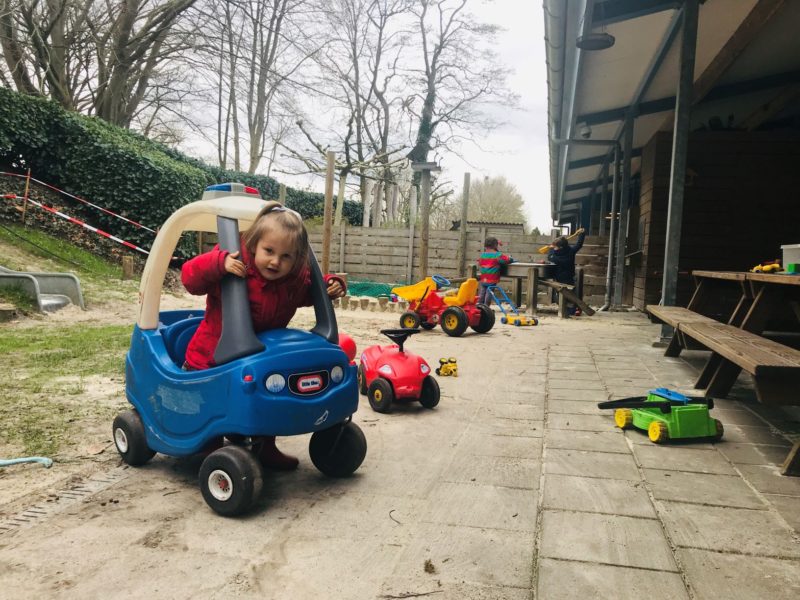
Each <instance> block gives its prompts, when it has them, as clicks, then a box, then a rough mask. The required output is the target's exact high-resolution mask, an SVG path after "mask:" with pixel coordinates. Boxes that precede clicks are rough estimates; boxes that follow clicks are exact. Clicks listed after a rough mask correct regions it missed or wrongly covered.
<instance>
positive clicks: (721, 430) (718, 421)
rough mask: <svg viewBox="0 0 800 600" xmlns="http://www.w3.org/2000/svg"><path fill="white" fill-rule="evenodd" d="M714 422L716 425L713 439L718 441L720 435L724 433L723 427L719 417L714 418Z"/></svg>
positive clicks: (720, 437)
mask: <svg viewBox="0 0 800 600" xmlns="http://www.w3.org/2000/svg"><path fill="white" fill-rule="evenodd" d="M714 424H715V425H716V426H717V433H716V435H714V441H715V442H718V441H719V440H721V439H722V435H723V434H724V433H725V428H724V427H723V426H722V421H720V420H719V419H714Z"/></svg>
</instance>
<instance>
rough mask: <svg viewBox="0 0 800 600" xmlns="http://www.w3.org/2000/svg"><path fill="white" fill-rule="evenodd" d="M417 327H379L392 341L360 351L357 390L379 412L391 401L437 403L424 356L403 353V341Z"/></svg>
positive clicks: (388, 407) (436, 390) (435, 385)
mask: <svg viewBox="0 0 800 600" xmlns="http://www.w3.org/2000/svg"><path fill="white" fill-rule="evenodd" d="M419 331H420V330H419V329H382V330H381V333H382V334H383V335H385V336H386V337H388V338H389V339H390V340H392V341H393V342H394V344H391V345H389V346H370V347H369V348H367V349H366V350H364V352H363V353H362V354H361V364H360V365H359V366H358V389H359V390H360V392H361V393H362V394H366V395H367V397H368V398H369V405H370V406H371V407H372V408H373V410H375V411H377V412H380V413H388V412H390V411H391V410H392V402H394V401H395V400H419V403H420V404H422V406H424V407H425V408H433V407H434V406H436V405H437V404H439V383H438V382H437V381H436V379H434V378H433V376H432V375H431V368H430V367H429V366H428V363H427V362H425V359H424V358H422V357H421V356H418V355H416V354H411V353H410V352H405V351H404V350H403V343H404V342H405V341H406V339H408V336H410V335H413V334H415V333H419Z"/></svg>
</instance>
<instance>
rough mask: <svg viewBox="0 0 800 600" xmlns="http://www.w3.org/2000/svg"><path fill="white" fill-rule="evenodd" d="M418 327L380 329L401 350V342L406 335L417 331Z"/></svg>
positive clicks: (402, 342) (404, 339) (405, 338)
mask: <svg viewBox="0 0 800 600" xmlns="http://www.w3.org/2000/svg"><path fill="white" fill-rule="evenodd" d="M419 332H420V330H419V329H381V333H382V334H383V335H385V336H386V337H388V338H389V339H390V340H392V341H393V342H394V343H395V344H397V346H398V347H399V348H400V352H402V351H403V344H404V343H405V341H406V340H407V339H408V336H410V335H413V334H415V333H419Z"/></svg>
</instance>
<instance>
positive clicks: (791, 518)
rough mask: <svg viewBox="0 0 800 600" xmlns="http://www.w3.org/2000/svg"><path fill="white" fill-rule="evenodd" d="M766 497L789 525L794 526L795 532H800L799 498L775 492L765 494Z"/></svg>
mask: <svg viewBox="0 0 800 600" xmlns="http://www.w3.org/2000/svg"><path fill="white" fill-rule="evenodd" d="M764 498H766V500H767V502H769V503H770V504H771V505H772V506H773V508H774V509H775V510H777V511H778V514H780V516H782V517H783V519H784V520H785V521H786V523H787V524H788V525H789V527H792V528H793V529H794V530H795V532H797V533H799V534H800V502H798V500H797V498H795V497H794V496H778V495H773V494H765V495H764Z"/></svg>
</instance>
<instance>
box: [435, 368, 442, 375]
mask: <svg viewBox="0 0 800 600" xmlns="http://www.w3.org/2000/svg"><path fill="white" fill-rule="evenodd" d="M436 374H437V375H441V374H442V370H441V369H440V368H439V367H436Z"/></svg>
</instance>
